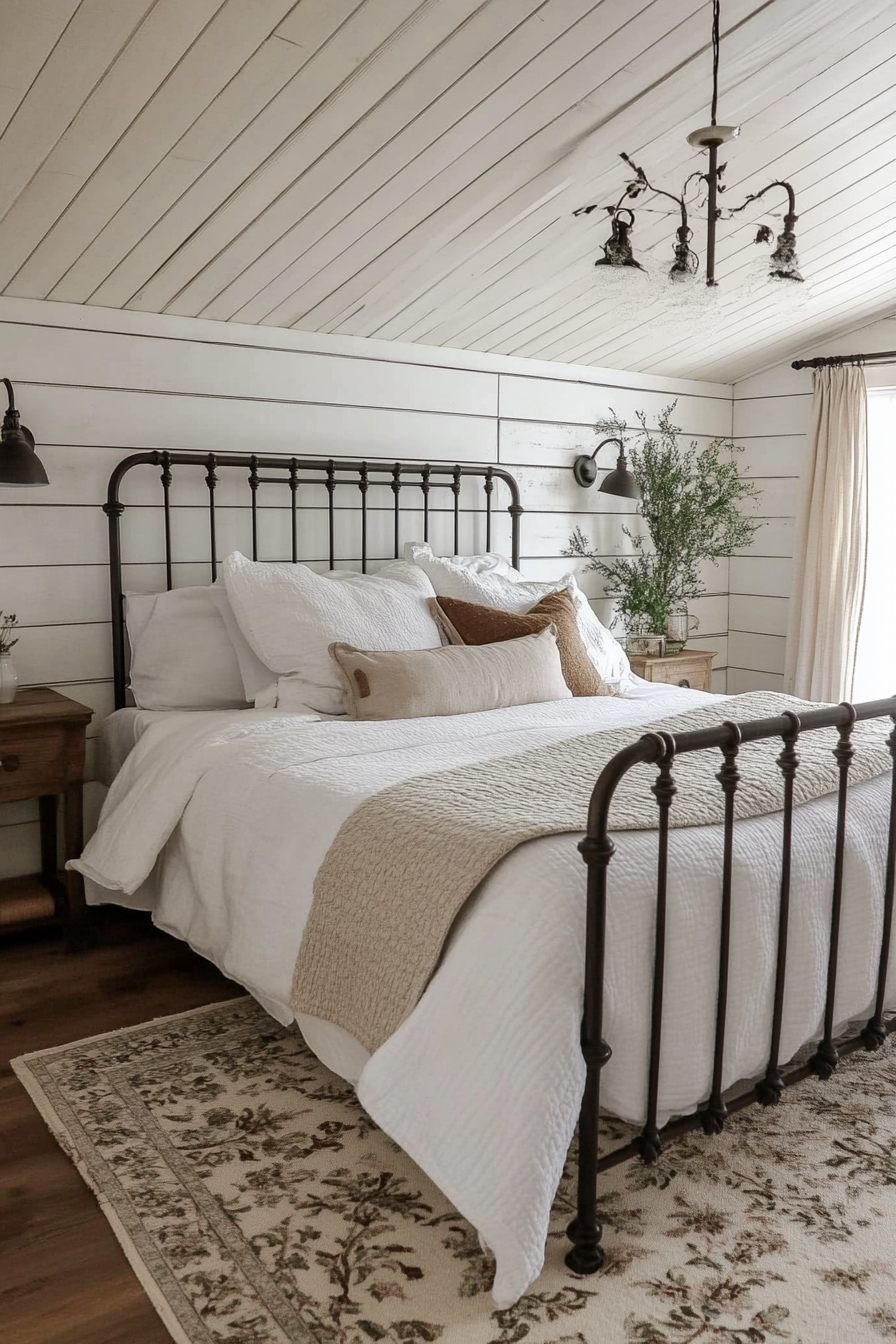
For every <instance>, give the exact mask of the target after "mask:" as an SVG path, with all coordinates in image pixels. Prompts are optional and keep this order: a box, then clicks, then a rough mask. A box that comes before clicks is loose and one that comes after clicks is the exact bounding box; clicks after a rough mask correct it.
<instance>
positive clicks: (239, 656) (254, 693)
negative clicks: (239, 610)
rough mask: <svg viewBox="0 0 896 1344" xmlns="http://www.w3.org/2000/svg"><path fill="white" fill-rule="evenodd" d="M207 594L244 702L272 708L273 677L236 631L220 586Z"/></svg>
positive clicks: (274, 697)
mask: <svg viewBox="0 0 896 1344" xmlns="http://www.w3.org/2000/svg"><path fill="white" fill-rule="evenodd" d="M211 593H212V597H213V598H214V600H215V602H216V603H217V606H218V610H219V611H220V613H221V618H222V620H223V621H224V625H225V628H226V630H227V634H228V636H229V638H230V642H231V644H232V645H233V651H234V653H235V654H236V660H237V662H238V663H239V667H240V677H241V678H242V682H243V692H244V694H245V696H246V699H247V700H248V701H249V704H250V705H255V706H256V708H257V709H263V708H269V707H272V706H273V705H275V704H276V702H277V677H276V674H275V673H274V672H272V671H271V669H270V668H269V667H265V665H264V663H263V662H262V661H261V659H260V658H259V657H258V655H257V654H256V652H255V650H254V649H253V648H252V645H251V644H250V643H249V641H248V640H247V639H246V636H245V635H244V634H243V632H242V630H241V629H240V627H239V623H238V621H237V619H236V617H235V616H234V614H233V607H232V606H231V605H230V600H229V598H228V596H227V589H226V588H225V587H224V585H223V584H221V583H216V584H214V586H213V587H212V590H211Z"/></svg>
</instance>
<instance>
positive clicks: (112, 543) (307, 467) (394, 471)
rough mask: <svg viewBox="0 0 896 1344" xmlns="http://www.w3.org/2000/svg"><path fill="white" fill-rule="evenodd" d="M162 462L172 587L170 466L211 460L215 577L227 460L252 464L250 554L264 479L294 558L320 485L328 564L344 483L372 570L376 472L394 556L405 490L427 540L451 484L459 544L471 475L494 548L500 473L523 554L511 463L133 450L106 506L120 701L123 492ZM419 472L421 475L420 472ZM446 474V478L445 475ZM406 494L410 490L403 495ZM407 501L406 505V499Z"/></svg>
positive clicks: (119, 697)
mask: <svg viewBox="0 0 896 1344" xmlns="http://www.w3.org/2000/svg"><path fill="white" fill-rule="evenodd" d="M140 466H153V467H161V474H160V477H159V481H160V484H161V495H162V498H161V508H162V510H163V516H164V527H165V579H166V586H167V587H168V588H169V589H170V588H171V587H173V557H172V553H171V509H172V507H173V506H172V503H171V484H172V479H173V477H172V472H171V468H172V467H180V466H192V467H205V472H206V474H205V484H206V488H207V490H208V529H209V568H210V573H211V581H212V583H214V581H215V579H216V578H217V576H218V555H217V534H216V516H217V515H216V504H215V490H216V488H217V485H218V469H219V468H221V467H223V468H227V467H242V468H243V470H246V469H248V472H249V474H248V476H247V478H246V484H247V488H248V490H249V500H248V503H247V505H246V507H247V508H248V509H250V510H251V517H252V559H253V560H257V559H258V518H259V512H260V511H261V510H260V506H259V504H258V487H259V486H260V485H282V486H287V487H288V489H289V501H290V503H289V507H290V531H291V547H290V550H291V554H290V559H292V560H293V561H295V560H297V559H298V541H299V526H298V518H299V499H298V492H299V488H300V487H301V486H308V485H311V486H318V487H321V486H322V487H323V488H324V489H325V490H326V498H327V503H326V509H327V519H328V558H329V563H330V568H331V569H333V567H334V566H335V564H336V560H337V558H338V557H337V555H336V534H335V522H336V491H337V490H340V489H343V488H351V489H354V490H357V491H358V493H359V494H360V508H359V510H358V514H359V521H360V560H361V570H362V573H366V572H367V563H368V560H371V559H385V558H386V557H384V556H371V555H368V547H367V520H368V502H367V496H368V492H369V490H370V486H371V485H372V484H374V483H375V478H376V477H382V478H384V481H383V483H384V484H386V485H388V486H389V487H390V489H391V491H392V495H393V499H394V503H393V506H392V513H393V517H394V528H393V554H392V558H393V559H398V557H399V555H400V554H401V544H400V543H401V511H402V507H403V500H402V490H406V489H414V490H415V498H416V490H419V491H420V497H422V502H423V540H424V541H428V540H429V521H430V502H429V496H430V492H431V491H432V490H439V489H442V490H448V491H450V493H451V494H452V495H453V497H454V502H453V505H452V506H451V509H450V511H451V512H452V513H453V515H454V550H455V554H457V553H458V549H459V540H460V520H461V518H462V517H463V516H464V514H465V513H469V512H471V511H470V510H469V509H467V510H465V509H463V508H462V507H461V502H460V491H461V481H462V480H463V478H464V477H465V476H478V477H481V478H482V489H483V492H484V495H485V549H486V550H490V549H491V536H492V512H493V507H492V495H493V493H494V489H495V482H496V481H503V483H504V485H505V486H506V487H507V489H508V491H509V493H510V503H509V505H508V506H507V512H508V513H509V515H510V538H511V539H510V550H511V560H512V562H513V564H514V565H515V566H518V565H519V560H520V515H521V514H522V512H523V509H522V506H521V504H520V492H519V486H518V485H517V482H516V479H515V478H514V477H513V476H511V474H510V472H509V471H505V470H504V469H503V468H502V467H497V466H491V465H488V466H475V465H474V466H460V465H454V466H449V465H445V464H444V463H436V464H435V465H433V464H432V463H429V462H410V463H409V462H364V461H342V460H340V459H334V458H323V457H282V456H277V457H275V456H273V455H270V454H259V453H245V454H244V453H180V452H167V451H166V452H157V451H154V452H148V453H132V454H131V455H130V457H125V458H123V459H122V461H121V462H119V463H118V465H117V467H116V468H115V470H114V471H113V472H112V475H111V476H110V477H109V488H108V492H107V496H106V502H105V504H104V505H103V512H104V513H105V514H106V516H107V517H108V519H109V574H110V585H111V596H112V675H113V680H114V683H115V708H116V709H121V708H122V707H123V706H124V704H125V692H126V687H127V676H126V659H125V624H124V589H123V586H122V581H121V565H122V559H121V517H122V514H123V513H124V511H125V508H126V507H127V506H126V505H125V504H123V503H122V501H121V497H120V490H121V483H122V481H123V479H124V477H125V476H126V475H127V473H128V472H129V471H131V470H133V468H134V467H140ZM260 471H265V472H270V471H275V472H279V473H281V474H280V475H276V476H260V475H259V472H260ZM415 477H416V478H417V479H416V480H415V479H414V478H415ZM440 477H446V478H447V479H445V480H441V479H438V478H440ZM406 500H407V495H405V496H404V501H406ZM404 506H405V507H406V505H404Z"/></svg>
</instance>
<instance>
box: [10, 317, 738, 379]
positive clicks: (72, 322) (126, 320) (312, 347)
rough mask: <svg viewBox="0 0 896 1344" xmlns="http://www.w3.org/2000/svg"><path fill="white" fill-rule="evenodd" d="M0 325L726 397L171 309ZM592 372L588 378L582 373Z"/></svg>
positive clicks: (637, 375) (614, 375) (611, 374)
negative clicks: (187, 314)
mask: <svg viewBox="0 0 896 1344" xmlns="http://www.w3.org/2000/svg"><path fill="white" fill-rule="evenodd" d="M0 325H21V326H34V327H37V328H38V329H40V330H44V331H46V330H57V331H61V332H70V331H72V330H75V331H93V332H100V333H103V334H107V335H113V336H132V335H139V336H142V337H144V338H146V339H153V340H158V341H170V342H174V343H184V342H186V343H191V344H194V343H196V342H197V341H200V342H201V343H202V344H203V345H210V346H221V347H225V348H227V347H234V346H236V347H237V348H239V349H242V350H252V351H257V352H259V353H260V354H262V355H264V354H267V353H269V352H275V353H283V354H291V355H294V354H303V355H324V356H332V355H338V356H339V357H340V358H341V359H350V360H363V361H370V360H374V361H381V360H391V361H394V362H395V363H400V364H404V365H410V366H412V367H413V366H419V367H421V368H447V369H452V370H455V371H457V372H460V373H469V372H471V371H472V372H478V373H494V374H497V375H499V376H502V377H506V376H513V377H517V378H531V379H535V380H538V379H543V380H549V381H554V380H560V381H568V382H570V383H584V384H589V385H591V384H594V383H600V384H601V385H604V386H610V387H621V388H624V389H626V390H627V391H633V392H644V393H647V392H656V391H662V392H663V393H664V394H665V395H669V396H675V395H679V396H682V395H684V396H693V397H705V398H708V399H710V400H717V399H719V398H728V399H730V397H731V385H730V384H729V383H725V382H713V381H712V380H710V381H708V382H705V381H704V382H701V381H699V380H693V379H683V378H664V377H662V376H658V375H656V374H650V373H644V372H642V371H638V370H625V369H622V370H616V369H609V368H606V367H601V366H594V367H591V368H589V367H587V366H585V365H574V364H564V363H562V362H561V361H556V362H554V361H550V362H548V361H546V360H537V359H525V358H521V357H519V356H517V355H495V354H490V353H489V352H488V351H483V350H461V349H458V348H456V347H451V346H436V345H423V344H413V343H411V342H410V341H386V340H378V339H375V338H374V339H371V338H368V337H359V336H350V335H342V334H331V333H327V332H310V331H299V330H288V329H285V328H278V327H269V326H250V325H249V324H247V323H243V322H227V323H223V322H220V321H215V320H212V319H207V318H190V317H181V316H179V315H177V314H174V313H146V312H139V311H136V310H133V309H115V308H104V307H102V306H100V305H94V304H77V303H63V302H59V301H56V300H51V301H48V300H44V299H28V298H20V297H16V296H11V295H4V296H3V297H2V298H0ZM589 375H591V376H589Z"/></svg>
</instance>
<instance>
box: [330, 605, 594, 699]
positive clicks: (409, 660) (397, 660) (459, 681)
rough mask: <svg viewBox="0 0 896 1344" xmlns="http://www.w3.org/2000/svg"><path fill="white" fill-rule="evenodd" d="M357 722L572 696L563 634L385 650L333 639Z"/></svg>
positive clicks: (551, 629)
mask: <svg viewBox="0 0 896 1344" xmlns="http://www.w3.org/2000/svg"><path fill="white" fill-rule="evenodd" d="M330 654H331V656H332V658H333V661H334V663H335V664H336V666H337V667H338V668H339V671H340V672H341V674H342V679H343V681H344V683H345V689H346V699H347V701H348V707H349V709H348V712H349V714H350V715H351V717H352V718H355V719H421V718H429V717H431V716H435V715H442V714H476V713H479V712H480V711H481V710H486V709H505V708H507V706H509V705H532V704H539V703H541V702H543V701H545V700H567V699H569V698H570V694H571V692H570V689H569V687H568V686H567V684H566V681H565V680H564V677H563V669H562V667H561V666H560V655H559V653H558V651H557V637H556V634H555V632H554V627H553V626H549V627H548V628H547V629H546V630H542V631H541V632H540V633H539V634H535V635H523V637H522V638H521V639H509V640H506V641H505V642H504V643H502V644H484V645H481V646H479V647H475V646H470V645H465V644H449V645H445V646H443V647H442V648H438V649H411V650H408V651H406V652H396V653H380V652H377V651H375V650H366V649H356V648H353V647H352V645H351V644H331V645H330Z"/></svg>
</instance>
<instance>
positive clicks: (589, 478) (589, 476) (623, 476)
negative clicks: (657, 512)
mask: <svg viewBox="0 0 896 1344" xmlns="http://www.w3.org/2000/svg"><path fill="white" fill-rule="evenodd" d="M606 443H615V444H616V446H617V448H618V449H619V456H618V457H617V459H616V466H615V467H614V469H613V470H612V471H610V472H608V473H607V475H606V476H605V477H604V479H603V481H602V482H601V484H600V485H599V486H598V489H599V490H600V491H601V492H602V493H603V494H605V495H620V496H621V497H622V498H623V499H640V498H641V487H640V486H639V485H638V482H637V481H636V480H635V478H634V476H633V475H632V474H631V472H630V471H629V469H628V463H627V462H626V460H625V454H624V453H623V451H622V446H623V445H622V440H621V439H604V440H602V442H601V443H599V444H598V445H597V447H596V448H595V450H594V452H593V453H591V454H590V455H589V454H586V453H582V454H581V456H580V457H577V458H576V460H575V462H573V464H572V474H573V476H574V477H575V479H576V482H577V484H578V485H581V486H583V487H584V488H585V489H586V490H587V488H588V486H590V485H593V484H594V482H595V481H596V480H597V462H596V461H595V458H596V457H597V455H598V453H599V452H600V450H601V448H603V446H604V444H606Z"/></svg>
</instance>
